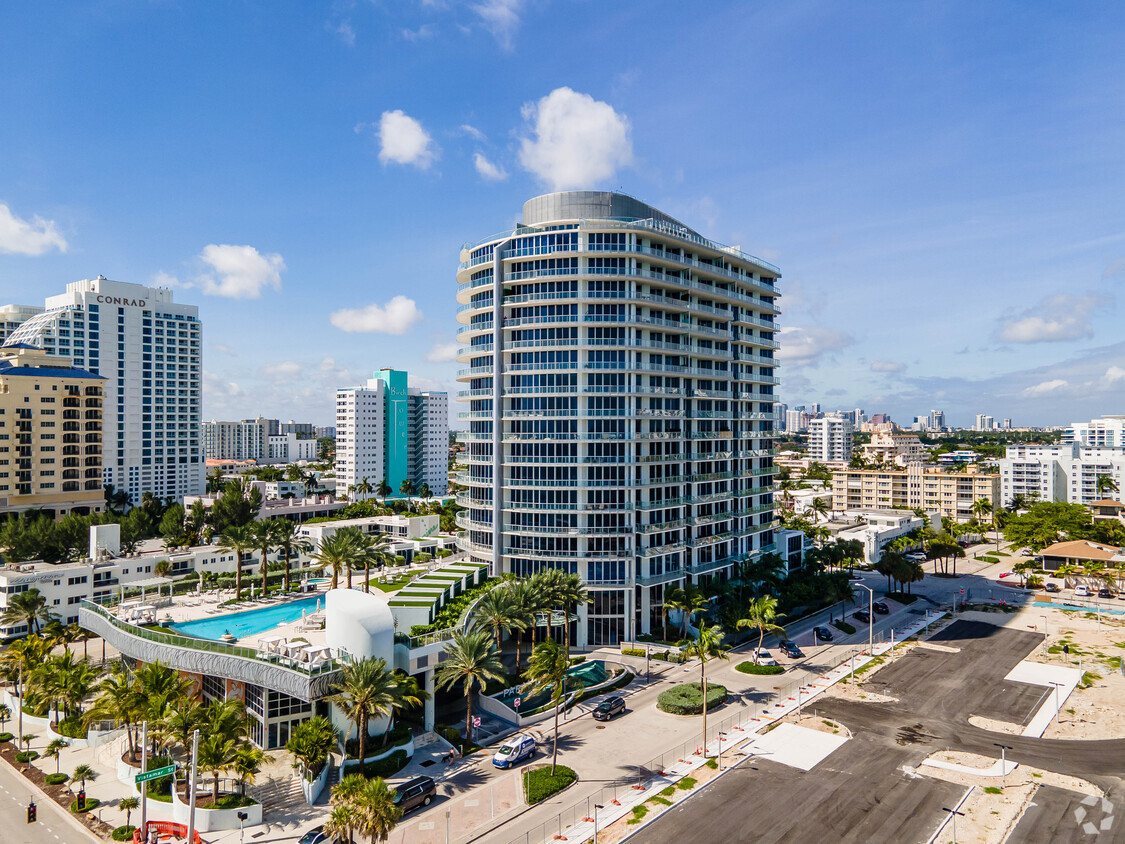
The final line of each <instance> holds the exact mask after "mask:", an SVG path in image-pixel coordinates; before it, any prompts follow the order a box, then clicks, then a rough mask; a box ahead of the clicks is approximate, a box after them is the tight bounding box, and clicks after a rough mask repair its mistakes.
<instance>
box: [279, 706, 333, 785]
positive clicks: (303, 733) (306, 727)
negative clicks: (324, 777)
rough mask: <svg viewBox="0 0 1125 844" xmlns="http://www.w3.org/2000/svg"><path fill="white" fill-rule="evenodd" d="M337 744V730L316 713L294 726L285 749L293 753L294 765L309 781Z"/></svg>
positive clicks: (318, 772) (315, 775) (317, 772)
mask: <svg viewBox="0 0 1125 844" xmlns="http://www.w3.org/2000/svg"><path fill="white" fill-rule="evenodd" d="M335 746H336V730H335V728H334V727H333V726H332V722H331V721H329V720H328V719H327V718H325V717H324V716H323V715H314V716H313V717H312V718H309V719H308V720H307V721H302V722H301V723H300V724H298V725H297V726H296V727H294V728H293V732H292V733H291V735H290V737H289V743H288V744H286V745H285V749H286V750H288V751H289V752H290V753H292V754H293V759H294V762H293V767H294V768H296V769H297V770H298V771H300V772H301V775H302V776H303V777H304V778H305V779H306V780H308V781H310V782H311V781H312V780H314V779H316V777H317V776H318V775H319V774H320V771H321V769H323V767H324V764H325V763H326V762H327V761H328V754H329V753H331V752H332V749H333V748H334V747H335Z"/></svg>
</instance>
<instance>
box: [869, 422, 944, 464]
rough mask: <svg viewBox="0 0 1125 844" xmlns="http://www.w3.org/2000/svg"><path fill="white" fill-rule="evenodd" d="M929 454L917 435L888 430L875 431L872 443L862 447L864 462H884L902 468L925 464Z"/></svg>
mask: <svg viewBox="0 0 1125 844" xmlns="http://www.w3.org/2000/svg"><path fill="white" fill-rule="evenodd" d="M928 453H929V452H927V451H926V447H925V446H924V445H922V441H921V440H919V439H918V435H917V434H905V433H898V432H894V431H886V430H883V431H875V432H874V433H873V434H872V435H871V442H869V443H865V444H864V445H863V446H862V456H863V459H864V460H870V461H874V462H878V461H882V462H883V463H886V464H887V465H892V464H893V465H896V466H901V467H905V466H913V465H918V464H922V463H925V462H926V456H927V454H928Z"/></svg>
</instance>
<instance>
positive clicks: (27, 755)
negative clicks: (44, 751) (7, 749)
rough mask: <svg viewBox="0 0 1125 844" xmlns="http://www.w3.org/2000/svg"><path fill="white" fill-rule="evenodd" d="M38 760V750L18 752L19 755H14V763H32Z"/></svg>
mask: <svg viewBox="0 0 1125 844" xmlns="http://www.w3.org/2000/svg"><path fill="white" fill-rule="evenodd" d="M38 758H39V751H38V750H25V751H20V752H19V753H17V754H16V761H17V762H20V763H23V762H33V761H34V760H36V759H38Z"/></svg>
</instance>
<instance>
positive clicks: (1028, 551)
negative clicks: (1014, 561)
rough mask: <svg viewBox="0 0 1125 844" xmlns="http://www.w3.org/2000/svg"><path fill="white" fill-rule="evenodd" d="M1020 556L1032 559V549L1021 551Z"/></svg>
mask: <svg viewBox="0 0 1125 844" xmlns="http://www.w3.org/2000/svg"><path fill="white" fill-rule="evenodd" d="M1019 555H1020V556H1021V557H1030V556H1031V549H1030V548H1021V549H1020V550H1019Z"/></svg>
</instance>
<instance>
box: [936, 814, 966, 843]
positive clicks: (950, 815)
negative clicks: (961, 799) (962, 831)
mask: <svg viewBox="0 0 1125 844" xmlns="http://www.w3.org/2000/svg"><path fill="white" fill-rule="evenodd" d="M941 810H942V811H943V812H949V819H950V820H951V821H953V844H957V816H958V815H961V816H962V817H964V816H965V813H964V812H958V811H957V810H956V809H949V808H947V807H945V806H942V807H941Z"/></svg>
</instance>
